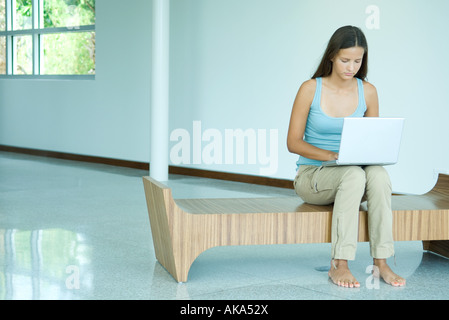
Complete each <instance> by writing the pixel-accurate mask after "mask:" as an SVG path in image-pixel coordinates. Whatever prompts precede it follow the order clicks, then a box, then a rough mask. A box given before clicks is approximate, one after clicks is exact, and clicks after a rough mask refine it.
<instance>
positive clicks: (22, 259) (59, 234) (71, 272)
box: [0, 229, 93, 300]
mask: <svg viewBox="0 0 449 320" xmlns="http://www.w3.org/2000/svg"><path fill="white" fill-rule="evenodd" d="M90 262H91V250H90V247H89V246H88V245H87V244H86V239H85V237H84V236H83V235H81V234H77V233H75V232H72V231H68V230H63V229H46V230H18V229H5V230H0V299H7V300H10V299H14V300H15V299H74V298H75V297H76V296H77V293H76V290H78V289H80V287H82V288H83V290H89V289H91V288H92V284H93V275H92V272H91V271H90Z"/></svg>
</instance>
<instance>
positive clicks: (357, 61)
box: [331, 47, 365, 80]
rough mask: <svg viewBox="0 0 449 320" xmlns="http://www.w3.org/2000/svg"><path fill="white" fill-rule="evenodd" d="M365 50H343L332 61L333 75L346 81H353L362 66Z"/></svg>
mask: <svg viewBox="0 0 449 320" xmlns="http://www.w3.org/2000/svg"><path fill="white" fill-rule="evenodd" d="M364 54H365V50H364V49H363V48H362V47H352V48H347V49H341V50H340V51H339V52H338V53H337V55H336V56H335V57H334V58H333V59H332V60H331V61H332V63H333V67H332V74H333V75H336V76H338V77H340V78H341V79H344V80H349V79H352V78H353V77H354V76H355V75H356V74H357V72H359V70H360V67H361V66H362V60H363V55H364Z"/></svg>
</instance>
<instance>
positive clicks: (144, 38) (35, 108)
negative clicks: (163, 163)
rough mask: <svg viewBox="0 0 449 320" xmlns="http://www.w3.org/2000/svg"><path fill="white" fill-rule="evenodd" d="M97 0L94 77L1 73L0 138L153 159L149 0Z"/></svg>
mask: <svg viewBox="0 0 449 320" xmlns="http://www.w3.org/2000/svg"><path fill="white" fill-rule="evenodd" d="M130 2H131V1H120V0H97V3H96V13H97V23H96V74H97V75H96V79H95V80H94V81H83V80H81V81H54V80H18V79H13V80H0V144H4V145H11V146H18V147H25V148H35V149H43V150H51V151H60V152H68V153H78V154H83V155H94V156H101V157H110V158H118V159H124V160H134V161H148V158H149V129H148V125H149V117H150V109H149V106H150V83H151V82H150V73H151V37H150V36H149V34H151V2H150V1H148V0H132V5H130Z"/></svg>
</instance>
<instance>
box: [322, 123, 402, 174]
mask: <svg viewBox="0 0 449 320" xmlns="http://www.w3.org/2000/svg"><path fill="white" fill-rule="evenodd" d="M403 126H404V119H403V118H371V117H367V118H345V119H344V122H343V132H342V134H341V142H340V150H339V152H338V160H334V161H325V162H323V166H339V165H340V166H341V165H346V166H347V165H359V166H362V165H379V166H385V165H391V164H395V163H397V161H398V157H399V147H400V144H401V138H402V128H403Z"/></svg>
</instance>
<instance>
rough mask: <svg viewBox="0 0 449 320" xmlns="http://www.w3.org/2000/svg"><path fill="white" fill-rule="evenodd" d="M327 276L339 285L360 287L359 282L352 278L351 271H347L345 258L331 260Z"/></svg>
mask: <svg viewBox="0 0 449 320" xmlns="http://www.w3.org/2000/svg"><path fill="white" fill-rule="evenodd" d="M329 278H331V280H332V282H333V283H335V284H336V285H338V286H340V287H345V288H360V283H359V282H358V281H357V280H356V279H355V278H354V276H353V275H352V273H351V271H349V268H348V261H347V260H339V259H335V260H332V262H331V269H330V270H329Z"/></svg>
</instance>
